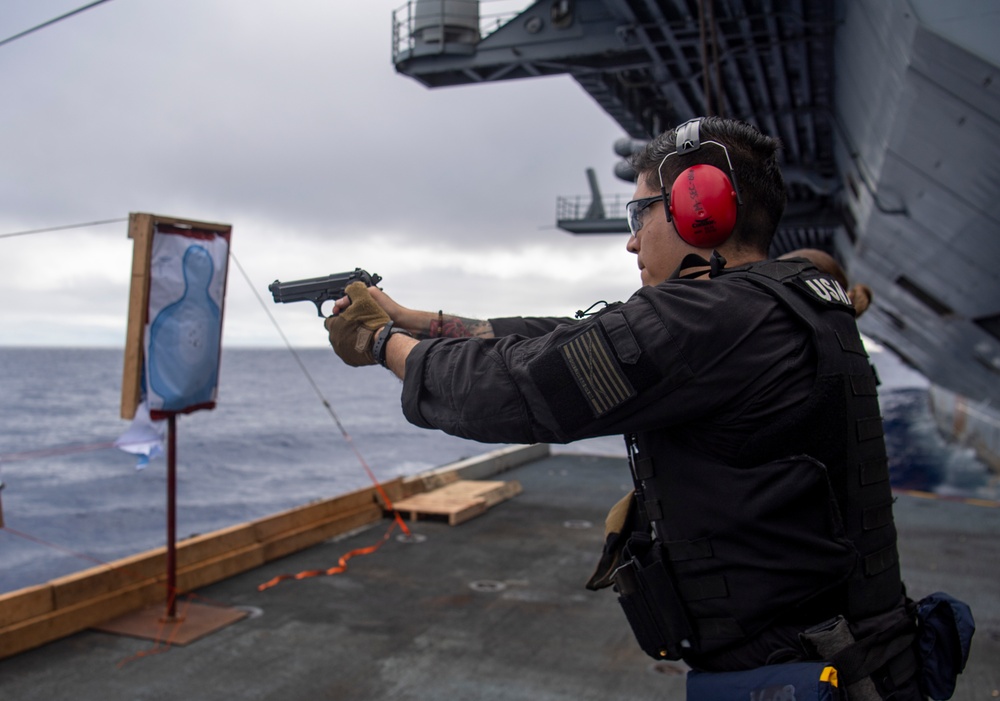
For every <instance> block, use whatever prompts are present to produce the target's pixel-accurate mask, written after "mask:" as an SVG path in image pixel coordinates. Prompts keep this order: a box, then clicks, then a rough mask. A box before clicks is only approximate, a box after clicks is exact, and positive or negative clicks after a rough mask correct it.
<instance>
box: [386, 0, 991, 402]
mask: <svg viewBox="0 0 1000 701" xmlns="http://www.w3.org/2000/svg"><path fill="white" fill-rule="evenodd" d="M490 7H491V6H490V3H489V2H487V1H484V2H482V3H480V2H477V1H476V0H417V1H416V2H411V3H409V4H407V5H406V6H405V7H403V8H401V9H400V10H397V12H396V13H395V15H394V41H393V61H394V63H395V66H396V68H397V70H398V71H399V72H401V73H403V74H405V75H408V76H410V77H412V78H414V79H416V80H418V81H420V82H421V83H423V84H424V85H426V86H428V87H439V86H451V85H461V84H469V83H483V82H491V81H499V80H512V79H518V78H531V77H536V76H548V75H555V74H568V75H570V76H571V77H572V78H573V79H574V80H575V81H576V82H577V83H579V84H580V86H581V87H582V88H583V89H584V90H585V91H586V92H587V93H588V94H589V95H590V96H591V97H592V98H593V99H594V101H595V102H596V103H597V104H598V105H599V106H600V108H601V109H603V110H604V111H605V112H607V114H608V115H610V116H611V117H612V118H613V119H614V120H615V121H616V122H617V123H618V124H619V125H621V128H622V131H623V137H622V139H621V140H619V141H618V142H617V143H616V144H615V145H614V148H615V149H616V150H617V151H618V153H619V154H620V155H622V156H623V157H624V156H627V155H628V154H629V153H630V152H631V150H632V149H633V148H635V147H636V146H637V145H641V144H642V143H644V142H645V141H647V140H648V139H650V138H652V137H653V136H655V135H656V134H658V133H660V132H661V131H664V130H666V129H669V128H671V127H673V126H675V125H677V124H679V123H681V122H683V121H685V120H687V119H690V118H692V117H695V116H699V115H705V114H718V115H723V116H729V117H735V118H738V119H741V120H743V121H746V122H749V123H751V124H754V125H756V126H757V127H758V128H760V129H761V130H762V131H764V132H765V133H768V134H771V135H774V136H777V137H779V138H780V139H781V141H782V143H783V145H784V150H783V164H782V165H783V170H784V173H785V175H786V180H787V182H788V190H789V207H788V211H787V214H786V216H785V218H784V220H783V221H782V224H781V227H780V230H779V233H778V236H777V237H776V240H775V244H774V248H773V250H772V253H773V254H774V255H780V254H781V253H783V252H786V251H788V250H792V249H794V248H798V247H803V246H810V247H817V248H822V249H825V250H827V251H829V252H831V253H833V254H834V255H835V256H836V257H837V258H838V259H839V260H840V261H841V262H842V264H843V265H844V266H845V268H846V269H847V271H848V274H849V276H850V277H851V279H852V280H857V281H862V282H865V283H867V284H868V285H870V286H871V287H872V289H873V290H874V293H875V295H874V305H873V307H872V308H871V310H870V311H869V312H868V313H867V314H865V315H864V316H863V317H862V318H861V319H860V324H861V326H862V330H863V331H864V332H866V333H867V334H868V335H870V336H872V337H873V338H876V339H877V340H879V341H881V342H882V343H884V344H886V345H887V346H889V347H890V348H892V349H893V350H894V351H895V352H896V353H897V354H899V355H900V356H901V357H902V358H903V359H904V360H906V361H907V362H909V363H910V364H912V365H913V366H914V367H915V368H917V369H918V370H920V371H921V372H922V373H924V374H925V375H926V376H927V377H928V378H930V379H931V380H932V381H933V382H934V383H936V384H938V385H941V386H944V387H946V388H948V389H950V390H952V391H955V392H957V393H960V394H962V395H964V396H966V397H969V398H971V399H973V400H978V401H980V402H986V403H989V402H990V401H991V400H992V401H996V400H997V399H1000V278H998V268H1000V215H998V213H997V210H996V208H995V207H994V206H993V205H994V204H995V202H996V200H997V199H998V196H1000V70H998V66H1000V44H998V43H997V42H996V40H995V38H996V36H997V35H998V32H1000V7H998V6H997V5H996V4H995V3H991V2H988V1H986V0H956V1H954V2H948V3H940V2H935V1H934V0H838V1H836V2H831V1H829V0H725V1H723V0H542V1H541V2H536V3H534V4H531V5H530V6H528V7H526V8H524V9H522V10H520V11H517V12H512V13H508V14H502V15H493V14H489V13H488V12H487V11H488V10H489V9H490ZM616 174H617V175H618V176H619V177H621V178H622V179H625V180H631V179H632V178H633V177H634V174H632V173H630V172H629V169H628V167H627V165H626V164H625V162H624V161H623V162H622V163H621V164H620V166H619V167H618V168H616ZM590 177H591V185H592V186H591V189H592V192H593V193H595V195H597V196H596V197H595V198H594V199H593V200H592V201H588V200H587V198H576V199H574V198H561V199H560V201H559V202H558V203H557V223H558V224H559V226H560V227H561V228H563V229H565V230H567V231H569V232H571V233H578V234H592V233H615V232H624V231H626V230H627V229H626V227H625V222H624V219H623V218H622V210H621V205H623V204H624V202H620V201H618V200H611V201H606V202H602V201H601V200H600V199H599V195H598V194H597V193H598V189H597V187H596V178H594V176H593V175H592V174H590Z"/></svg>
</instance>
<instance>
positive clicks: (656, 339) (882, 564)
mask: <svg viewBox="0 0 1000 701" xmlns="http://www.w3.org/2000/svg"><path fill="white" fill-rule="evenodd" d="M778 147H779V144H778V143H777V141H776V140H774V139H771V138H769V137H766V136H764V135H762V134H761V133H760V132H758V131H757V130H756V129H754V128H752V127H750V126H748V125H745V124H742V123H740V122H736V121H732V120H723V119H718V118H706V119H703V120H693V121H692V122H689V123H686V124H684V125H681V126H680V127H678V128H677V129H676V130H672V131H670V132H667V133H665V134H663V135H661V136H660V137H658V138H657V139H655V140H654V141H652V142H651V143H650V144H649V145H648V146H647V147H646V149H645V150H644V151H642V152H641V153H639V154H637V155H636V156H635V157H634V158H633V167H634V168H635V171H636V172H637V173H638V174H639V177H638V179H637V187H636V191H635V196H634V199H633V200H632V201H631V202H630V203H629V205H628V207H627V213H628V218H629V224H630V228H631V233H632V235H631V238H630V240H629V242H628V245H627V248H628V250H629V251H630V252H632V253H634V254H635V255H636V259H637V262H638V266H639V270H640V275H641V279H642V283H643V286H642V287H641V288H640V289H639V290H638V291H637V292H635V293H634V294H633V295H632V297H631V298H630V299H629V300H627V301H626V302H624V303H620V304H614V305H609V306H607V307H605V308H604V309H602V310H600V311H599V312H598V313H596V314H594V315H592V316H590V317H588V318H585V319H583V320H580V321H574V320H568V319H539V318H530V319H527V318H524V319H522V318H508V319H492V320H489V321H488V322H476V321H473V320H464V319H460V318H457V317H452V316H450V315H444V314H442V313H440V312H437V313H428V312H418V311H414V310H411V309H408V308H405V307H403V306H401V305H399V304H397V303H396V302H394V301H393V300H392V299H390V298H389V297H388V296H387V295H385V294H384V293H382V292H381V291H380V290H377V289H375V288H371V289H365V288H364V286H363V285H360V284H358V285H357V286H352V287H351V288H349V294H350V299H348V298H345V299H344V300H341V301H340V302H338V304H337V307H336V312H337V313H336V314H335V315H334V316H332V317H331V318H330V319H328V320H327V322H326V324H327V328H328V330H329V333H330V339H331V343H332V344H333V346H334V349H335V350H336V351H337V352H338V354H339V355H340V356H341V357H342V358H343V359H344V360H345V361H346V362H348V363H350V364H353V365H362V364H370V363H375V362H378V363H381V364H382V365H384V366H386V367H388V368H389V369H391V370H392V371H393V372H394V373H395V374H396V375H398V376H399V377H400V378H402V379H403V381H404V382H403V389H402V405H403V411H404V414H405V415H406V417H407V419H408V420H409V421H411V422H412V423H414V424H415V425H417V426H422V427H426V428H436V429H440V430H443V431H445V432H447V433H451V434H453V435H457V436H462V437H465V438H470V439H473V440H478V441H483V442H504V443H537V442H550V443H566V442H570V441H574V440H578V439H581V438H587V437H593V436H604V435H613V434H622V435H624V436H625V438H626V443H627V446H628V450H629V455H630V464H631V468H632V473H633V474H632V476H633V480H634V483H635V491H634V493H633V495H631V497H630V498H628V499H626V500H624V501H623V502H622V504H621V505H620V508H618V509H616V511H615V512H614V515H613V517H614V518H616V519H617V521H618V525H619V528H618V529H617V530H618V534H617V535H615V534H613V536H612V538H611V539H609V543H608V547H607V550H606V552H605V554H604V558H603V559H602V564H601V567H599V569H598V572H597V573H595V576H594V578H593V579H592V580H591V583H590V586H591V587H592V588H598V587H602V586H606V585H611V584H615V585H616V588H617V589H618V592H619V595H620V600H621V602H622V606H623V608H624V609H625V612H626V614H627V616H628V617H629V622H630V623H631V624H632V627H633V630H634V631H635V633H636V637H637V639H638V641H639V643H640V645H641V646H642V648H643V649H644V650H645V651H646V652H647V653H649V654H650V655H652V656H653V657H655V658H657V659H684V660H685V661H686V662H687V663H688V664H690V665H691V667H692V668H693V669H696V670H701V671H706V672H724V671H739V670H749V669H753V668H757V667H761V666H763V665H770V664H777V663H782V662H789V661H796V660H809V659H816V660H819V659H828V660H829V659H832V660H833V661H834V662H835V664H836V665H837V666H838V671H839V673H840V676H841V678H842V680H843V682H844V685H845V686H847V687H848V688H849V690H850V691H851V698H858V699H880V698H884V699H887V698H893V699H899V700H904V699H905V700H910V699H920V698H922V696H921V695H920V693H919V691H918V690H917V687H916V683H915V682H914V681H913V680H914V676H913V675H914V670H915V664H916V663H915V658H914V656H913V654H912V652H911V651H910V649H911V647H912V646H911V641H912V639H913V623H912V617H911V616H910V615H909V614H908V613H907V610H906V608H905V606H904V602H905V597H904V592H903V586H902V583H901V581H900V575H899V563H898V556H897V552H896V531H895V527H894V524H893V518H892V495H891V493H890V488H889V481H888V478H889V475H888V468H887V461H886V456H885V446H884V441H883V438H882V420H881V417H880V415H879V406H878V398H877V394H876V379H875V376H874V372H873V370H872V368H871V366H870V364H869V361H868V357H867V355H866V353H865V349H864V347H863V345H862V342H861V339H860V336H859V334H858V331H857V328H856V325H855V323H854V310H853V308H852V306H851V304H850V300H849V299H848V297H847V294H846V292H845V290H844V289H843V287H842V286H841V285H840V284H839V283H838V282H837V281H836V280H835V279H834V278H833V277H831V276H830V275H827V274H824V273H822V272H821V271H820V270H818V269H817V268H816V267H814V266H813V265H812V264H811V263H809V262H808V261H807V260H804V259H790V260H780V261H772V260H767V252H768V248H769V246H770V242H771V238H772V236H773V234H774V232H775V230H776V228H777V225H778V222H779V220H780V219H781V216H782V213H783V211H784V206H785V197H786V194H785V193H786V190H785V185H784V182H783V180H782V176H781V172H780V169H779V167H778V164H777V150H778ZM351 300H353V302H352V301H351ZM838 655H839V656H838Z"/></svg>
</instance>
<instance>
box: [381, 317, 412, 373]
mask: <svg viewBox="0 0 1000 701" xmlns="http://www.w3.org/2000/svg"><path fill="white" fill-rule="evenodd" d="M397 333H403V334H406V335H407V336H409V337H410V338H413V334H411V333H410V332H409V331H407V330H406V329H401V328H398V327H396V322H395V321H390V322H389V323H388V324H386V325H385V326H383V327H382V333H380V334H379V335H378V336H377V337H376V338H375V345H373V346H372V357H373V358H374V359H375V362H376V363H378V364H379V365H381V366H382V367H385V366H386V365H385V349H386V346H387V345H388V342H389V337H390V336H392V335H393V334H397Z"/></svg>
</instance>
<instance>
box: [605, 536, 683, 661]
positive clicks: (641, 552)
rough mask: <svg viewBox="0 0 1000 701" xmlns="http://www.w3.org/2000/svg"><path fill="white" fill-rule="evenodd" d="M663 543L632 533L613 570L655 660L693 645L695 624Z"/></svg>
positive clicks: (628, 610) (624, 604) (673, 657)
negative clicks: (620, 561)
mask: <svg viewBox="0 0 1000 701" xmlns="http://www.w3.org/2000/svg"><path fill="white" fill-rule="evenodd" d="M669 566H670V564H669V560H668V559H667V558H666V553H665V551H664V549H663V548H662V546H660V545H659V543H657V542H656V541H654V540H652V539H651V538H650V537H649V536H645V535H642V534H633V535H632V537H631V538H630V539H629V541H628V544H627V545H626V546H625V549H624V552H623V563H622V564H621V565H620V566H619V567H618V568H617V569H616V570H615V572H614V574H613V578H614V582H615V589H616V591H617V592H618V603H619V604H621V607H622V610H623V611H624V612H625V617H626V618H627V619H628V622H629V625H630V626H631V627H632V632H633V633H634V634H635V638H636V641H637V642H638V643H639V647H641V648H642V650H643V652H645V653H646V654H647V655H649V656H650V657H652V658H653V659H656V660H679V659H681V655H682V651H683V650H688V649H690V648H691V647H692V643H693V641H694V640H695V637H694V628H693V626H692V624H691V620H690V618H689V617H688V614H687V612H686V611H685V609H684V604H683V603H682V602H681V598H680V596H679V595H678V594H677V590H676V587H675V586H674V582H673V578H672V577H671V575H670V570H669Z"/></svg>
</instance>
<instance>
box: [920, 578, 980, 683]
mask: <svg viewBox="0 0 1000 701" xmlns="http://www.w3.org/2000/svg"><path fill="white" fill-rule="evenodd" d="M916 614H917V619H918V621H919V628H918V630H919V632H918V634H917V656H918V657H919V659H920V672H919V681H920V687H921V690H922V691H923V692H924V693H925V694H927V695H928V696H930V697H931V698H932V699H950V698H951V697H952V694H954V693H955V683H956V681H957V679H958V675H959V674H961V673H962V670H964V669H965V663H966V661H967V660H968V659H969V647H970V646H971V645H972V635H973V633H975V632H976V622H975V620H973V618H972V610H971V609H970V608H969V605H968V604H966V603H965V602H963V601H959V600H958V599H956V598H955V597H953V596H950V595H949V594H945V593H944V592H937V593H935V594H931V595H930V596H927V597H924V598H923V599H921V600H920V601H918V602H917V603H916Z"/></svg>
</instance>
